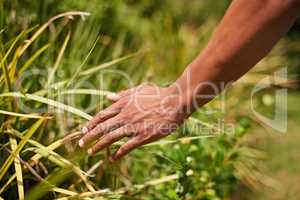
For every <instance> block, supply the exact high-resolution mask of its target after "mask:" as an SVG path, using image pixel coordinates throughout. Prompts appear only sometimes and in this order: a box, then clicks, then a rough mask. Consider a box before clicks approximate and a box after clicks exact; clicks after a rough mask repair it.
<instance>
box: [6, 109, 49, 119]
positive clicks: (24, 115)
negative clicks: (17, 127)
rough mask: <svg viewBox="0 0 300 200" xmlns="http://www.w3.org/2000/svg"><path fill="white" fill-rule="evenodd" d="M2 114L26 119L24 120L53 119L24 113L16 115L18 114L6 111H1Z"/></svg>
mask: <svg viewBox="0 0 300 200" xmlns="http://www.w3.org/2000/svg"><path fill="white" fill-rule="evenodd" d="M0 114H3V115H11V116H16V117H24V118H32V119H41V118H43V119H51V117H44V116H40V115H33V114H23V113H16V112H9V111H5V110H0Z"/></svg>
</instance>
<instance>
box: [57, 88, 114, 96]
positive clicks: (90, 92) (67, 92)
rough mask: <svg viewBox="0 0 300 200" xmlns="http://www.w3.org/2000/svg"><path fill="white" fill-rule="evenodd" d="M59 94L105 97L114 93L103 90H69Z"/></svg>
mask: <svg viewBox="0 0 300 200" xmlns="http://www.w3.org/2000/svg"><path fill="white" fill-rule="evenodd" d="M60 94H89V95H99V96H106V95H108V94H114V93H113V92H110V91H105V90H93V89H71V90H65V91H62V92H61V93H60Z"/></svg>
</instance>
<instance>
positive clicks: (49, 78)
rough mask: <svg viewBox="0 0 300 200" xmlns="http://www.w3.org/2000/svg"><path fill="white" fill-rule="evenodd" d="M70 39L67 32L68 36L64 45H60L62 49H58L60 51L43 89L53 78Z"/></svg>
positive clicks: (69, 34) (69, 33)
mask: <svg viewBox="0 0 300 200" xmlns="http://www.w3.org/2000/svg"><path fill="white" fill-rule="evenodd" d="M70 37H71V32H68V35H67V37H66V38H65V40H64V43H63V45H62V47H61V49H60V51H59V53H58V57H57V59H56V61H55V63H54V66H53V68H52V70H51V72H50V74H49V77H48V81H47V84H46V87H45V88H48V86H49V85H50V84H51V83H52V79H53V78H54V75H55V72H56V70H57V68H58V66H59V64H60V62H61V59H62V57H63V55H64V52H65V50H66V47H67V45H68V42H69V40H70Z"/></svg>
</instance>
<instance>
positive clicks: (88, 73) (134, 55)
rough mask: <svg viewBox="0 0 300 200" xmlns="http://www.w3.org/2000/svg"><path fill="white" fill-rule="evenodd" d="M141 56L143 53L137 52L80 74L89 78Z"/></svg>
mask: <svg viewBox="0 0 300 200" xmlns="http://www.w3.org/2000/svg"><path fill="white" fill-rule="evenodd" d="M140 54H141V52H136V53H133V54H129V55H126V56H123V57H121V58H117V59H114V60H112V61H110V62H106V63H103V64H101V65H98V66H95V67H93V68H90V69H87V70H85V71H82V72H81V73H80V75H81V76H87V75H90V74H94V73H95V72H97V71H99V70H101V69H105V68H108V67H110V66H113V65H115V64H118V63H120V62H122V61H124V60H127V59H130V58H132V57H136V56H138V55H140Z"/></svg>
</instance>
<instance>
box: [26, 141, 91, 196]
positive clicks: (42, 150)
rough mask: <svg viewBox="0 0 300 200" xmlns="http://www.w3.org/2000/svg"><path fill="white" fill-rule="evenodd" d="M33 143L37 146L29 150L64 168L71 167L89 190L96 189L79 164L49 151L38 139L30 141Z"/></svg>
mask: <svg viewBox="0 0 300 200" xmlns="http://www.w3.org/2000/svg"><path fill="white" fill-rule="evenodd" d="M30 142H31V144H32V145H34V146H36V147H37V148H28V149H27V150H31V151H33V152H35V153H37V154H40V155H41V156H43V157H44V158H47V159H48V160H50V161H51V162H53V163H55V164H56V165H58V166H60V167H62V168H69V167H70V168H71V169H72V170H73V171H74V173H75V174H76V175H77V176H79V178H80V179H82V181H83V182H84V184H85V185H86V187H87V188H88V190H89V191H91V192H93V191H95V189H94V188H93V186H92V185H91V184H90V183H89V181H88V179H87V176H86V175H85V174H86V173H85V172H84V171H82V170H81V169H80V168H79V167H78V166H76V165H75V164H73V163H72V162H71V161H69V160H67V159H65V158H64V157H62V156H61V155H59V154H58V153H56V152H54V151H49V149H47V148H46V147H45V146H43V145H41V144H40V143H38V142H36V141H30Z"/></svg>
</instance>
